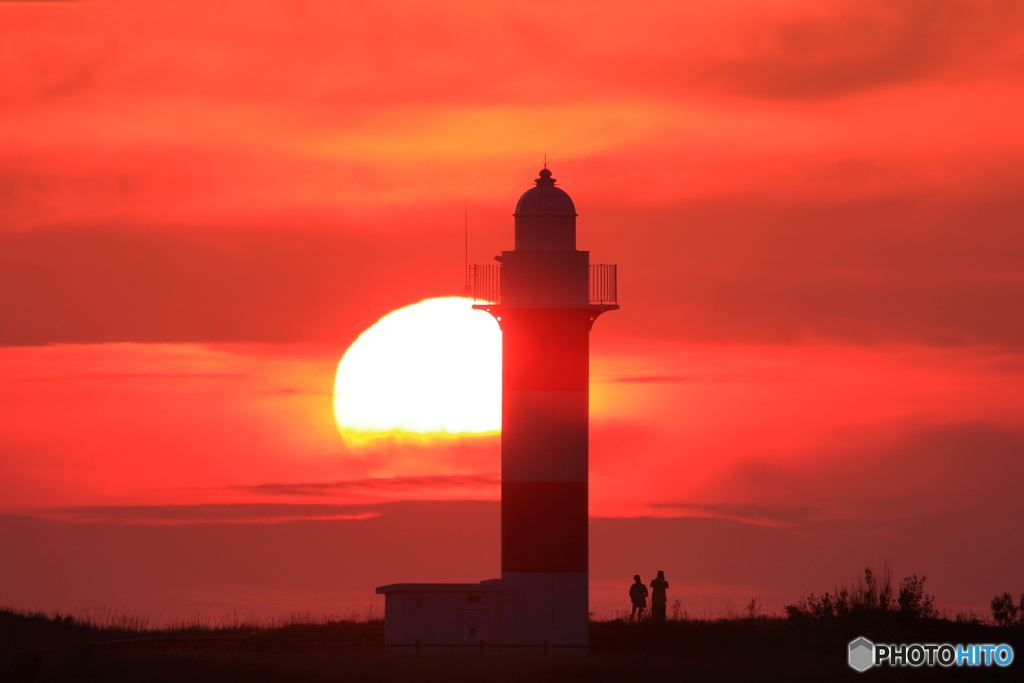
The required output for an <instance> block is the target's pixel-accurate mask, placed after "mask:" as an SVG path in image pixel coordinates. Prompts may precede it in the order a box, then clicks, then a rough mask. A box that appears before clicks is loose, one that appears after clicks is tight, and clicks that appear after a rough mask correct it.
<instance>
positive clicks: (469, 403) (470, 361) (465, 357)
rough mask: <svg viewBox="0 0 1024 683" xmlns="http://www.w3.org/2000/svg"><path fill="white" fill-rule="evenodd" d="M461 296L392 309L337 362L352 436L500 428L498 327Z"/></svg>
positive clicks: (341, 413)
mask: <svg viewBox="0 0 1024 683" xmlns="http://www.w3.org/2000/svg"><path fill="white" fill-rule="evenodd" d="M472 305H473V302H472V301H471V300H469V299H463V298H459V297H446V298H439V299H427V300H425V301H421V302H419V303H417V304H413V305H411V306H406V307H405V308H400V309H398V310H396V311H392V312H391V313H389V314H387V315H386V316H384V317H383V318H381V319H380V320H378V321H377V322H376V323H375V324H374V325H373V326H372V327H370V328H369V329H368V330H366V331H365V332H363V333H362V334H361V335H360V336H359V338H358V339H356V341H355V343H354V344H352V346H351V347H349V349H348V351H346V352H345V355H344V356H343V357H342V359H341V362H340V363H339V364H338V373H337V376H336V377H335V384H334V415H335V418H336V419H337V421H338V428H339V429H340V430H341V433H342V436H343V437H345V438H346V440H347V441H349V442H350V443H351V442H358V441H361V440H363V439H366V438H373V437H377V436H395V435H399V436H400V435H429V434H448V435H453V434H486V433H494V432H497V431H499V430H500V429H501V331H500V330H499V329H498V324H497V323H496V322H495V321H494V319H493V318H492V317H491V316H490V315H488V314H486V313H484V312H482V311H474V310H473V308H472Z"/></svg>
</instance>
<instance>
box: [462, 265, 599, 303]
mask: <svg viewBox="0 0 1024 683" xmlns="http://www.w3.org/2000/svg"><path fill="white" fill-rule="evenodd" d="M471 275H472V277H473V300H474V301H479V302H481V303H492V304H500V303H501V266H500V265H474V266H471ZM616 278H617V274H616V267H615V265H614V264H608V263H592V264H590V303H591V304H606V305H616V304H618V301H619V296H618V288H617V279H616Z"/></svg>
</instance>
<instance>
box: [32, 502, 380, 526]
mask: <svg viewBox="0 0 1024 683" xmlns="http://www.w3.org/2000/svg"><path fill="white" fill-rule="evenodd" d="M372 507H373V506H369V505H318V504H311V505H294V504H287V503H284V504H282V503H227V504H207V505H125V506H90V507H70V508H58V509H53V510H45V511H40V512H35V513H32V514H31V515H29V516H33V517H39V518H42V519H50V520H54V521H63V522H85V523H113V524H203V523H213V522H219V523H277V522H292V521H299V520H312V519H321V520H327V519H334V520H339V519H351V520H359V519H370V518H372V517H377V516H378V515H379V514H380V512H379V511H378V510H374V509H371V508H372Z"/></svg>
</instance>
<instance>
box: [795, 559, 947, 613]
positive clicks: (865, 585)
mask: <svg viewBox="0 0 1024 683" xmlns="http://www.w3.org/2000/svg"><path fill="white" fill-rule="evenodd" d="M926 578H927V577H924V576H922V577H920V578H918V576H917V574H912V575H911V576H908V577H906V578H905V579H903V581H902V582H901V583H900V590H899V594H898V596H897V598H896V600H895V602H894V601H893V598H892V595H893V591H892V568H891V567H890V566H889V565H885V566H883V567H882V571H881V577H878V576H876V575H875V572H873V571H872V570H871V567H866V568H865V569H864V576H863V577H862V578H861V577H858V578H857V579H855V580H854V581H853V583H852V585H851V587H850V588H849V589H847V588H846V587H845V586H844V585H840V587H839V588H837V589H836V590H835V592H834V593H822V594H821V595H815V594H814V593H808V594H807V596H806V597H803V598H800V601H799V602H797V603H794V604H792V605H786V606H785V607H784V608H783V609H785V611H786V614H787V615H788V616H789V618H791V619H834V618H837V617H843V616H846V615H847V614H850V613H851V612H855V611H858V612H866V611H871V612H889V611H894V610H897V609H898V610H899V613H900V614H903V615H906V616H908V617H914V618H921V617H929V618H934V617H937V616H938V612H937V611H936V610H935V596H933V595H928V594H927V593H925V592H924V583H925V579H926Z"/></svg>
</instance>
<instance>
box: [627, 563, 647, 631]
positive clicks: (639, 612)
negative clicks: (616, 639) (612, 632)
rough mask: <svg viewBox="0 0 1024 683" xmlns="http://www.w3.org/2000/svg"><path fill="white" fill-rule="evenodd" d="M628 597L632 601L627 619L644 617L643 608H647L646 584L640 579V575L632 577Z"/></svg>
mask: <svg viewBox="0 0 1024 683" xmlns="http://www.w3.org/2000/svg"><path fill="white" fill-rule="evenodd" d="M629 599H630V600H631V601H632V602H633V611H632V612H631V613H630V615H629V620H630V621H633V619H634V618H636V619H643V618H644V610H645V609H647V586H645V585H644V582H643V581H641V580H640V575H639V574H637V575H636V576H634V577H633V585H632V586H630V587H629Z"/></svg>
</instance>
